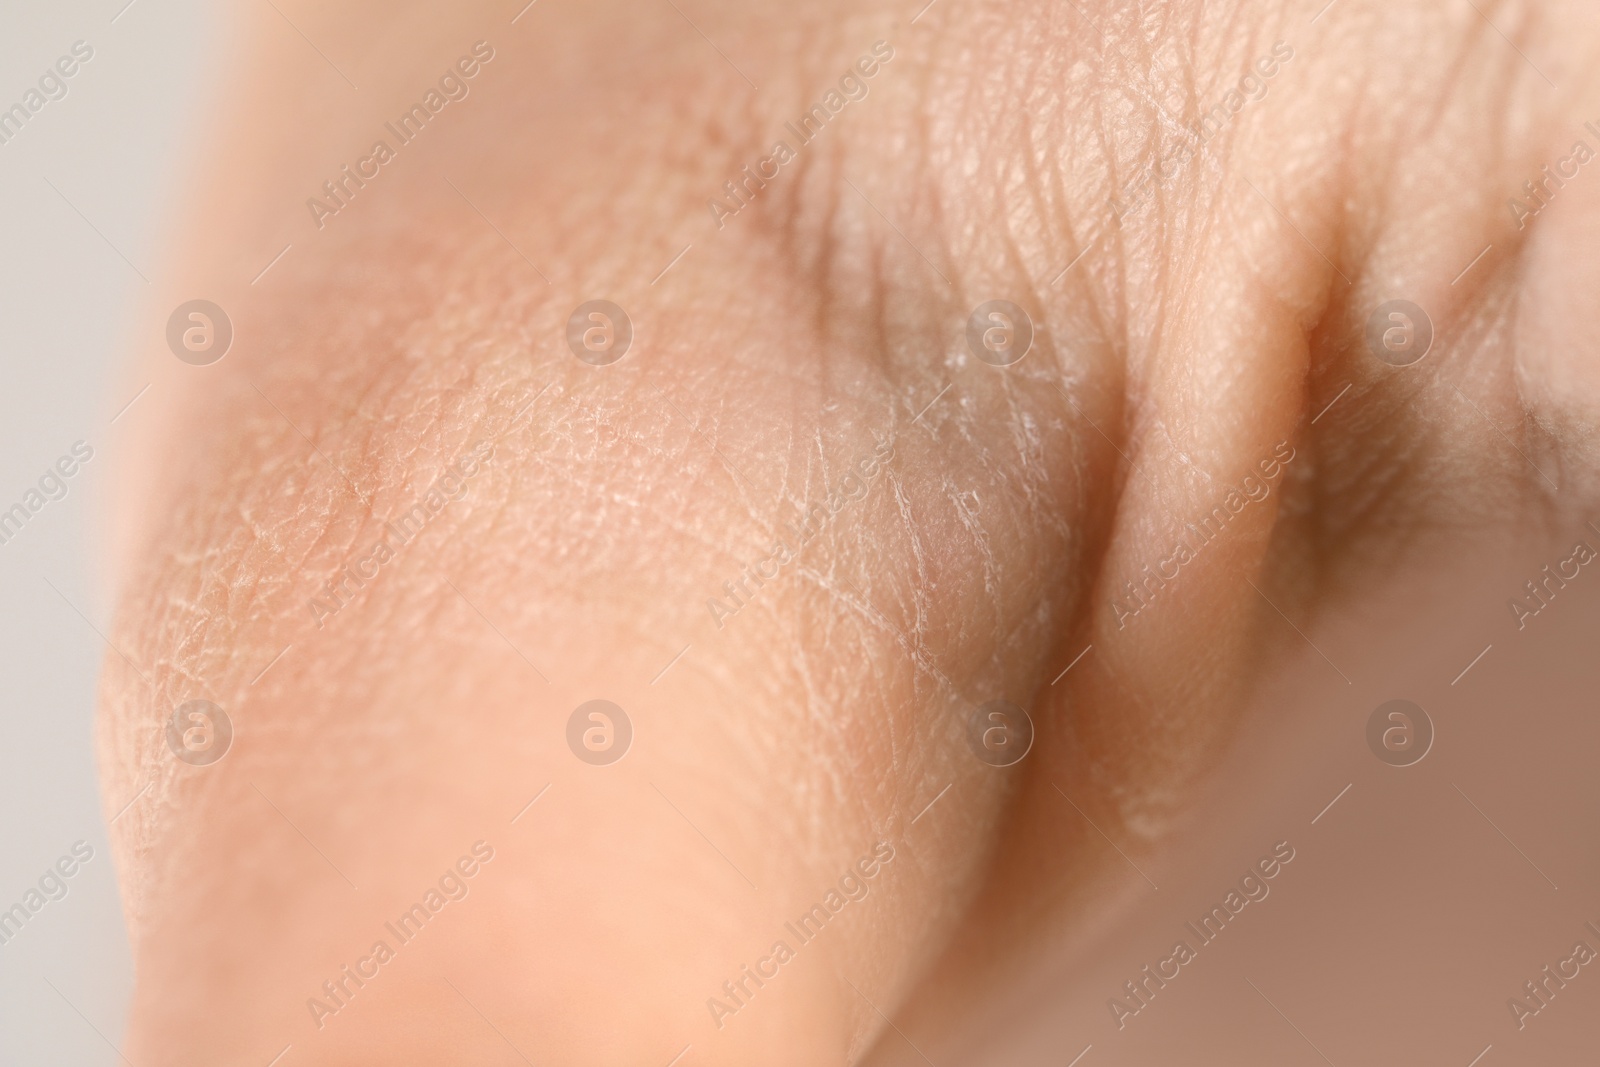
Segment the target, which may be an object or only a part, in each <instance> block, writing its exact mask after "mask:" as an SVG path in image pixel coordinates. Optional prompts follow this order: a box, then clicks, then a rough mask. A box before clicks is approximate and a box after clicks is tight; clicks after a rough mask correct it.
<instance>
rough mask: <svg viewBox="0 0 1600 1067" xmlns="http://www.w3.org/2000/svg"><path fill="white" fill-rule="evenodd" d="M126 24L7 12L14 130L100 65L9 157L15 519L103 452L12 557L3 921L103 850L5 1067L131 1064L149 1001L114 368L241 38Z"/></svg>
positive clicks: (7, 979) (4, 434)
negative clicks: (107, 769) (139, 898)
mask: <svg viewBox="0 0 1600 1067" xmlns="http://www.w3.org/2000/svg"><path fill="white" fill-rule="evenodd" d="M250 2H256V0H250ZM260 2H265V0H260ZM125 3H126V0H94V2H83V0H27V2H24V0H0V109H6V108H9V107H11V105H13V104H16V103H20V102H23V101H24V94H25V93H26V92H27V91H28V90H29V89H30V88H33V87H36V86H37V85H38V81H39V78H40V76H41V75H42V74H44V73H45V72H46V71H47V70H49V69H51V67H52V66H53V64H54V63H55V62H56V60H57V59H58V58H59V57H61V56H63V55H66V54H68V53H69V52H70V50H71V47H72V45H73V43H74V42H75V41H84V42H87V44H88V45H89V46H90V47H92V48H93V49H94V55H93V58H92V59H90V60H89V61H88V62H87V63H85V64H83V66H82V67H81V69H79V70H78V72H77V73H76V74H75V75H74V76H73V77H71V78H70V79H67V80H66V85H67V89H68V91H67V95H66V96H64V97H62V98H61V99H56V100H49V101H48V102H47V103H46V104H45V105H44V106H43V107H42V108H40V109H39V111H38V112H37V113H35V114H33V115H32V117H31V118H30V119H29V121H28V122H27V123H26V125H25V126H24V127H23V129H22V131H21V132H20V133H19V134H17V135H16V136H15V137H13V138H12V139H11V140H10V141H8V142H6V143H4V144H0V197H3V199H0V204H3V208H0V226H3V227H4V235H3V236H0V511H3V510H4V509H6V508H9V507H11V506H12V505H13V504H17V503H19V502H22V501H23V499H24V495H25V494H26V493H27V491H28V490H29V489H30V488H33V487H35V486H37V484H38V481H39V478H40V476H41V475H42V474H44V472H45V471H46V469H47V468H49V467H50V466H51V465H52V464H54V463H55V462H56V460H58V459H59V458H60V457H62V456H63V455H66V454H67V453H68V452H69V450H70V449H71V446H72V444H73V442H74V441H77V440H80V439H82V440H85V441H87V442H89V443H90V444H91V445H92V446H93V447H94V448H95V450H96V451H95V458H94V459H93V460H91V461H90V462H89V463H88V464H87V465H86V466H85V468H84V469H83V470H82V471H81V472H79V473H77V474H76V475H74V476H73V477H72V478H71V479H70V480H68V482H67V484H68V487H69V489H68V493H67V495H66V496H65V497H64V498H62V499H60V500H55V501H52V502H51V503H49V504H47V505H46V506H45V507H43V508H42V509H41V510H40V511H39V512H38V513H37V514H35V515H33V516H32V518H31V519H30V520H29V521H28V523H27V524H26V526H25V527H24V528H23V529H22V531H21V532H20V533H19V534H17V535H16V536H15V537H14V538H12V539H11V540H10V541H9V542H7V543H5V544H0V605H3V608H4V610H3V611H0V686H3V688H0V717H3V720H4V722H3V725H4V732H3V734H0V819H3V827H4V828H3V830H0V910H3V909H7V908H10V907H11V906H12V905H14V904H17V903H20V902H22V901H23V899H24V896H25V894H27V892H28V890H29V889H30V888H36V887H37V886H38V883H39V879H40V877H41V876H42V875H43V874H44V873H45V872H46V870H47V869H49V868H51V867H52V865H54V864H55V863H56V861H57V860H58V859H60V858H61V857H62V856H65V855H67V854H69V852H70V850H71V848H72V845H73V843H74V842H76V841H80V840H81V841H85V842H87V843H88V844H89V845H90V846H92V847H93V849H94V858H93V859H91V860H90V861H89V862H88V863H87V864H86V865H84V866H83V868H82V870H80V871H78V872H77V873H76V874H75V875H74V876H73V877H72V878H70V879H68V880H66V884H67V887H68V892H67V895H66V896H65V897H62V898H61V899H59V900H51V901H49V903H47V904H46V905H45V906H44V907H42V908H40V909H39V911H38V912H37V913H36V914H34V915H33V916H32V917H31V918H30V919H29V920H28V922H27V923H26V925H25V926H24V927H23V929H22V930H21V932H20V933H18V934H17V935H16V936H14V937H12V938H11V939H10V940H9V941H8V942H7V943H6V944H4V945H0V1064H3V1065H5V1067H12V1065H24V1064H25V1065H29V1067H33V1065H39V1067H44V1065H49V1067H60V1065H67V1067H76V1065H80V1064H83V1065H100V1064H108V1065H109V1064H119V1063H121V1062H122V1060H121V1059H120V1055H119V1053H118V1052H117V1051H116V1049H115V1048H114V1047H113V1045H114V1044H120V1043H121V1040H122V1029H123V1020H124V1016H125V1013H126V1008H127V1001H128V994H129V990H130V988H131V984H132V975H131V970H130V966H129V953H128V944H127V935H126V933H125V931H124V929H123V926H122V916H121V909H120V906H119V904H118V901H117V893H116V883H115V879H114V876H113V871H112V867H111V858H110V854H109V851H108V850H107V847H106V829H105V825H104V819H103V817H102V815H101V807H100V801H99V794H98V789H97V786H96V782H95V774H94V758H93V749H92V737H93V735H92V728H91V727H92V712H93V700H94V690H95V684H96V679H97V677H98V675H99V670H100V660H101V656H102V654H103V652H104V645H103V643H102V641H101V639H100V637H99V636H97V634H96V629H98V630H100V631H101V632H105V631H106V630H107V626H106V619H107V617H108V615H109V607H110V605H109V604H108V603H107V602H106V598H105V592H104V590H103V589H102V588H101V586H100V577H99V568H98V566H97V563H96V560H95V559H94V555H93V550H94V546H95V541H94V539H93V537H92V533H91V531H92V524H93V523H94V521H95V519H96V507H97V504H98V500H97V497H98V496H99V495H100V493H101V492H102V491H103V490H104V489H105V483H104V481H103V478H104V476H105V471H106V468H107V466H108V464H107V463H106V462H104V461H105V460H106V459H107V458H109V457H108V456H107V455H106V453H105V452H104V451H103V449H102V444H103V442H104V439H105V437H106V430H107V423H108V421H109V420H110V418H111V417H112V416H113V415H115V414H116V411H117V408H118V407H120V406H121V405H122V404H123V403H124V402H125V401H126V400H127V399H129V398H128V397H121V396H115V395H113V394H114V393H115V392H116V391H118V390H126V389H127V387H126V386H125V385H124V384H123V382H124V381H125V380H126V379H124V378H123V377H122V376H120V375H118V374H116V373H115V367H116V364H117V361H118V359H119V358H120V356H121V353H122V352H123V350H124V348H125V346H126V344H127V342H128V337H127V329H128V322H129V311H130V309H131V308H132V307H133V302H134V301H135V300H137V299H139V298H140V296H141V295H142V292H141V291H142V290H143V289H144V288H145V286H146V282H145V281H144V280H142V278H141V277H140V272H143V274H144V275H145V276H150V274H151V270H152V268H153V267H154V266H155V265H156V261H157V259H158V258H159V256H160V252H161V247H162V246H161V240H162V238H163V235H164V234H165V233H166V232H167V230H168V222H169V221H170V220H171V219H172V218H173V217H174V213H175V212H176V211H177V210H179V209H180V207H181V205H180V204H178V203H177V202H176V200H177V198H176V197H175V196H174V195H173V193H172V189H173V188H174V186H175V184H176V183H175V178H176V177H177V176H178V168H179V167H180V166H183V165H186V161H188V160H190V159H192V158H193V157H192V156H191V155H190V153H189V149H190V144H189V142H188V141H187V138H188V137H190V136H192V134H191V128H192V125H193V120H194V119H195V118H197V117H198V116H199V115H200V114H201V113H202V111H201V105H202V103H203V100H202V98H201V96H200V94H202V93H204V92H206V91H207V88H206V87H209V86H214V85H215V84H216V81H217V77H218V74H219V69H218V63H217V61H216V58H215V57H216V53H217V51H218V45H219V43H220V40H221V31H222V29H223V19H222V17H221V14H220V13H218V12H216V11H215V10H212V9H208V8H206V7H203V6H202V5H201V4H200V3H199V2H197V0H134V2H133V3H132V4H128V5H127V6H126V7H124V4H125ZM52 186H53V187H54V188H52ZM52 585H53V586H54V589H52ZM80 612H81V613H82V614H81V615H80ZM35 900H37V898H35Z"/></svg>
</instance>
